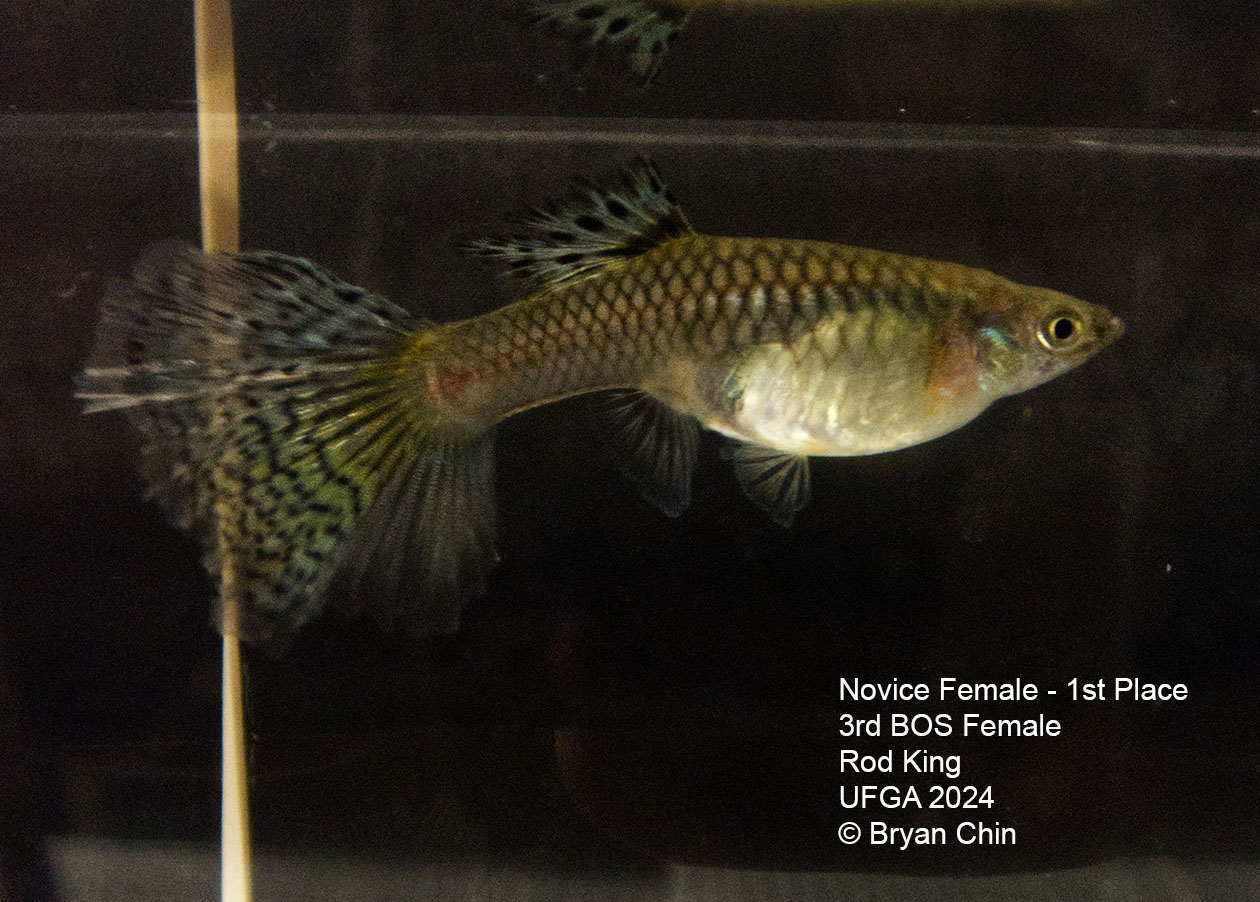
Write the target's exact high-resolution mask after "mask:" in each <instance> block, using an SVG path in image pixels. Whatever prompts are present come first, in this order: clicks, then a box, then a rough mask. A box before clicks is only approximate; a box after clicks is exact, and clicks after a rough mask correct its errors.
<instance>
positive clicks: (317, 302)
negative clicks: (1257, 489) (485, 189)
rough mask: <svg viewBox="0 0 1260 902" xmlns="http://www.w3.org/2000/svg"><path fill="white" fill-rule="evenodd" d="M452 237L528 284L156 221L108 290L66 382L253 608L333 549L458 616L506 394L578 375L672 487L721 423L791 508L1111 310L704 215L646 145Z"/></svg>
mask: <svg viewBox="0 0 1260 902" xmlns="http://www.w3.org/2000/svg"><path fill="white" fill-rule="evenodd" d="M468 250H470V251H471V252H473V253H475V254H478V255H481V256H484V257H488V258H492V259H495V260H498V261H500V262H502V263H503V264H505V265H506V266H507V267H508V269H509V270H511V271H514V272H516V273H518V274H521V275H523V276H525V277H527V278H529V279H531V280H532V281H533V283H534V289H533V290H532V292H531V293H529V294H528V296H526V297H525V298H524V299H522V300H520V301H517V302H516V303H513V304H510V305H508V306H506V307H504V308H501V309H499V310H496V311H493V312H491V313H487V314H485V315H483V316H478V317H474V318H472V319H468V320H464V321H460V322H454V323H447V324H442V325H438V324H434V323H429V322H425V321H422V320H417V319H415V318H414V317H412V316H410V315H409V314H407V313H406V312H404V311H402V310H401V309H400V308H397V307H395V306H394V305H392V304H390V303H389V302H388V301H385V300H383V299H381V298H377V297H375V296H373V295H371V294H370V293H368V292H366V291H364V290H363V289H360V288H356V287H354V286H349V285H346V284H344V283H341V282H340V281H338V280H336V279H335V278H334V277H332V276H330V275H328V274H327V273H324V272H323V271H322V270H320V269H319V268H318V267H315V266H314V265H313V264H311V263H309V262H307V261H303V260H297V259H295V258H290V257H284V256H282V255H276V254H242V255H214V256H208V255H204V254H201V253H200V252H198V251H194V250H192V249H188V248H179V247H176V246H172V245H162V246H159V247H157V248H156V249H153V250H151V251H150V252H148V253H147V254H146V255H145V257H144V258H142V260H141V262H140V263H139V264H138V265H137V268H136V270H135V272H134V273H133V278H132V279H131V280H130V281H129V282H120V283H118V284H117V285H116V286H115V287H114V288H113V289H112V290H111V293H110V294H109V296H108V297H107V300H106V306H105V314H104V319H103V323H102V327H101V331H100V334H99V336H98V342H97V349H96V352H95V354H94V356H93V360H92V361H91V362H90V363H89V365H88V367H87V369H86V370H85V373H84V375H83V377H82V380H81V384H80V394H81V395H82V396H83V397H85V398H86V399H88V402H89V405H88V406H89V410H107V409H115V408H123V409H127V410H129V411H131V413H132V417H133V420H135V421H136V423H137V425H138V426H139V427H140V428H141V430H142V432H143V433H144V434H145V436H146V440H147V449H148V453H149V458H150V462H151V466H150V472H151V473H152V474H154V475H153V477H152V478H153V480H154V485H155V489H156V494H157V495H158V497H159V498H161V499H162V500H163V501H164V502H165V503H166V505H167V507H168V509H170V510H171V511H172V513H173V515H174V516H175V518H176V520H177V522H179V523H180V524H181V525H182V526H184V527H185V528H188V529H190V530H191V531H192V532H194V533H195V534H198V535H199V536H201V538H202V540H203V542H204V543H205V544H206V547H207V555H208V564H209V566H211V569H212V570H213V569H215V568H216V567H217V566H218V564H219V561H218V558H217V557H216V556H217V555H218V554H219V553H220V551H221V549H222V548H223V547H225V546H224V537H225V536H226V547H227V549H228V552H227V553H232V554H235V555H237V556H238V561H239V564H238V568H239V572H240V573H241V574H243V577H242V579H241V581H242V584H243V585H244V587H245V591H246V592H247V593H248V597H247V598H246V599H245V600H244V601H245V604H244V605H242V607H243V608H244V609H245V610H246V612H247V613H250V614H252V615H253V619H252V621H250V623H251V627H250V629H251V631H252V632H254V633H255V634H256V635H259V636H262V637H265V638H275V637H277V636H281V637H283V636H286V635H288V634H289V633H291V632H292V631H293V630H294V629H296V628H297V627H298V626H300V625H301V624H302V623H303V622H305V621H306V620H307V619H309V618H310V617H311V616H313V614H314V613H315V612H316V611H317V610H318V609H319V607H320V605H321V603H322V602H321V599H322V596H323V594H324V593H325V591H326V590H327V589H328V587H329V585H330V582H331V580H332V579H333V577H334V575H335V574H341V575H343V576H348V577H349V578H350V580H351V582H352V584H353V585H352V588H353V589H354V591H355V593H357V594H358V595H359V596H360V597H361V598H362V599H363V600H362V602H361V603H363V604H366V605H368V606H370V607H372V608H374V609H375V610H376V611H377V612H378V613H381V614H382V615H384V616H385V617H386V618H387V619H398V618H402V619H406V620H408V621H409V622H410V623H412V625H413V626H414V627H416V628H418V629H420V630H422V631H426V632H432V631H440V630H449V629H453V628H455V627H456V626H457V624H458V615H459V609H460V606H461V604H462V602H463V601H464V600H465V599H466V598H467V597H469V596H471V595H474V594H477V593H478V592H480V591H482V590H483V588H484V581H485V576H486V574H487V572H488V570H489V568H490V566H491V565H492V564H493V562H494V559H495V553H494V547H493V523H494V505H493V499H492V498H491V497H490V496H491V492H492V485H493V475H492V466H493V464H492V461H493V455H492V450H491V449H492V437H493V429H494V426H495V424H496V423H498V422H500V421H501V420H503V419H504V418H506V417H509V416H512V415H513V414H515V413H517V412H519V411H522V410H525V409H528V408H531V407H535V406H538V405H540V404H546V403H549V402H552V401H555V400H557V399H560V398H565V397H570V396H573V395H580V394H592V395H594V396H595V397H596V398H597V400H598V402H599V406H600V407H602V410H601V412H600V418H601V420H602V421H603V423H604V426H603V428H604V429H605V432H606V436H607V438H608V439H609V443H610V446H611V447H612V448H613V449H614V452H615V453H616V455H617V458H618V463H619V464H620V466H621V467H622V469H623V470H624V471H625V472H626V474H627V475H628V476H629V477H630V479H631V480H632V481H633V482H634V483H635V484H636V485H637V486H638V487H639V488H640V490H641V491H642V492H643V494H644V496H645V498H647V499H648V500H649V501H650V502H652V503H653V504H654V505H656V506H657V507H659V508H660V509H661V510H662V511H664V512H665V513H667V514H671V515H677V514H679V513H681V512H682V511H683V510H684V509H685V508H686V506H687V504H688V503H689V501H690V493H691V476H692V470H693V468H694V464H695V460H696V446H697V441H698V431H699V427H700V426H703V427H705V428H708V429H710V430H713V431H716V432H719V433H721V434H723V435H725V436H727V437H728V438H729V439H732V440H733V443H732V450H731V452H730V455H729V456H730V458H731V460H732V462H733V465H734V467H735V472H736V476H737V478H738V479H739V481H740V483H741V485H742V487H743V488H744V490H745V492H746V493H747V494H748V496H749V497H750V498H751V499H752V500H753V501H754V502H756V503H757V504H759V505H760V506H761V507H763V508H764V509H765V510H766V511H767V512H768V513H769V514H770V516H772V517H773V518H774V519H776V520H778V521H779V522H781V523H784V524H787V523H790V521H791V519H792V517H793V516H794V515H795V514H796V512H797V511H799V510H800V509H801V507H802V506H803V505H804V504H805V503H806V501H807V500H808V498H809V464H808V457H809V456H818V455H822V456H851V455H862V454H873V453H880V452H885V451H892V450H896V449H899V448H904V447H907V446H910V445H914V444H917V443H920V442H923V441H926V440H928V439H931V438H934V437H936V436H939V435H942V434H944V433H947V432H950V431H952V430H953V429H956V428H958V427H959V426H961V425H963V424H965V423H966V422H968V421H969V420H971V419H973V418H974V417H975V416H976V415H978V414H979V413H980V412H981V411H982V410H984V409H985V408H986V407H987V406H988V405H989V404H991V403H992V402H993V401H994V400H996V399H997V398H1000V397H1002V396H1004V395H1008V394H1013V393H1015V392H1019V391H1023V390H1025V389H1027V388H1030V387H1032V386H1035V385H1037V384H1040V383H1042V382H1044V381H1046V380H1048V379H1051V378H1053V377H1055V376H1056V375H1059V374H1060V373H1063V372H1066V371H1067V370H1069V369H1071V368H1072V367H1074V366H1076V365H1078V364H1079V363H1081V362H1082V361H1084V360H1085V359H1087V358H1088V357H1090V356H1092V355H1093V354H1094V353H1096V352H1097V351H1098V350H1100V349H1101V348H1103V347H1105V346H1106V345H1107V344H1109V343H1110V342H1111V341H1112V340H1114V339H1115V338H1116V336H1118V335H1119V334H1120V331H1121V328H1122V327H1121V325H1120V322H1119V320H1117V319H1116V318H1115V317H1113V316H1111V314H1110V313H1108V312H1107V311H1106V310H1104V309H1103V308H1101V307H1097V306H1094V305H1091V304H1088V303H1085V302H1083V301H1079V300H1076V299H1075V298H1071V297H1069V296H1067V295H1064V294H1061V293H1059V292H1055V291H1051V290H1049V289H1043V288H1034V287H1028V286H1022V285H1018V284H1016V283H1014V282H1011V281H1009V280H1007V279H1004V278H1002V277H1000V276H997V275H995V274H993V273H990V272H987V271H984V270H980V269H973V268H970V267H965V266H960V265H957V264H951V263H942V262H936V261H931V260H925V259H920V258H917V257H909V256H904V255H900V254H894V253H885V252H880V251H874V250H866V249H861V248H855V247H848V246H844V245H837V244H831V243H827V242H821V241H798V240H785V239H773V238H725V237H713V236H707V235H701V234H697V233H696V232H694V231H693V230H692V229H691V227H690V225H689V223H688V222H687V220H686V218H685V216H684V215H683V214H682V212H681V210H680V209H679V208H678V206H677V204H676V203H675V201H674V200H673V197H672V195H671V194H670V193H669V191H668V190H667V189H666V188H665V186H664V184H663V182H662V181H661V179H660V177H659V175H658V174H657V173H656V171H655V170H654V168H653V167H652V166H651V165H650V164H648V163H646V162H643V161H641V162H639V163H638V164H637V165H636V166H635V167H634V168H633V169H632V170H630V171H629V172H628V173H626V174H625V175H624V176H623V178H622V181H621V183H620V184H618V185H616V186H615V187H613V188H609V189H597V188H594V187H590V186H588V187H586V188H584V189H583V191H582V192H581V193H580V194H579V195H578V196H576V197H575V198H572V199H570V200H568V201H566V202H564V203H560V204H556V205H553V206H551V207H549V208H545V209H542V210H535V211H534V212H533V213H532V214H531V215H530V217H529V218H528V219H527V220H526V221H525V222H523V223H522V226H521V229H520V231H518V232H517V233H515V234H512V235H508V236H505V237H499V238H492V239H488V240H484V241H477V242H472V243H471V244H470V245H469V246H468ZM225 510H226V511H228V515H227V516H226V518H225V516H224V511H225ZM225 519H226V523H225V522H224V521H225Z"/></svg>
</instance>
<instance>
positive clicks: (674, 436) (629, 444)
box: [594, 389, 700, 517]
mask: <svg viewBox="0 0 1260 902" xmlns="http://www.w3.org/2000/svg"><path fill="white" fill-rule="evenodd" d="M594 404H595V406H596V407H597V409H598V412H599V414H600V415H601V416H600V423H601V427H602V432H601V435H602V437H603V438H604V440H605V441H606V442H607V443H608V445H609V447H610V448H611V449H612V451H613V453H614V455H615V456H616V459H617V464H618V466H620V467H621V470H622V472H624V473H625V474H626V476H627V477H628V478H629V479H630V481H631V482H633V483H634V484H635V487H636V488H638V490H639V492H640V493H642V495H643V497H644V498H645V499H647V501H649V502H650V503H651V504H652V505H653V506H655V507H656V508H658V509H659V510H660V511H661V512H662V513H664V514H666V515H667V516H670V517H677V516H678V515H679V514H681V513H682V512H683V511H684V510H686V509H687V506H688V505H689V504H691V474H692V472H693V471H694V470H695V466H696V447H697V444H698V442H699V433H700V430H699V427H698V426H697V424H696V421H695V420H694V419H692V418H691V417H689V416H686V415H685V414H681V413H678V412H677V411H676V410H674V409H673V408H672V407H670V406H669V405H667V404H665V403H664V402H663V401H660V400H657V399H656V398H654V397H653V396H652V395H649V394H648V393H647V392H643V391H638V390H636V389H615V390H612V391H606V392H601V393H600V394H598V395H596V396H595V399H594Z"/></svg>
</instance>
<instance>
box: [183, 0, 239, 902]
mask: <svg viewBox="0 0 1260 902" xmlns="http://www.w3.org/2000/svg"><path fill="white" fill-rule="evenodd" d="M193 29H194V33H195V43H196V54H197V134H198V150H199V159H200V164H201V241H202V246H203V247H204V248H205V250H206V251H235V250H238V249H239V246H240V180H239V173H238V164H237V129H236V72H235V59H234V57H233V53H232V8H231V0H194V24H193ZM227 507H229V506H227V505H220V511H221V512H225V511H226V509H227ZM220 520H221V521H222V516H221V517H220ZM219 552H220V553H219V560H220V567H219V569H220V573H219V596H220V599H219V600H220V603H221V604H222V607H223V790H222V791H223V807H222V838H221V849H220V854H221V856H222V872H221V873H222V877H221V879H222V893H223V900H224V902H249V900H250V899H251V898H252V895H253V885H252V878H251V868H250V848H249V792H248V783H247V781H246V769H245V714H244V701H243V694H242V687H241V646H240V640H239V639H238V637H237V623H238V621H239V610H238V605H237V593H236V566H235V564H236V562H235V560H234V559H233V556H232V554H231V553H230V549H229V547H228V543H227V541H226V538H225V532H224V529H223V524H222V522H221V523H220V538H219Z"/></svg>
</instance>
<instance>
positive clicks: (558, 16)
mask: <svg viewBox="0 0 1260 902" xmlns="http://www.w3.org/2000/svg"><path fill="white" fill-rule="evenodd" d="M1101 2H1103V0H512V2H509V3H508V4H507V5H506V6H505V7H504V9H505V11H506V12H507V13H508V15H509V16H512V17H513V18H518V19H521V20H523V21H526V22H530V23H533V24H537V25H540V26H545V27H548V28H550V29H551V30H553V31H555V32H557V33H558V34H560V35H562V36H563V37H565V38H566V39H567V40H569V41H570V42H571V43H572V44H573V45H574V46H575V47H576V48H577V49H578V51H579V62H584V61H585V59H586V58H588V57H591V56H604V57H607V58H608V59H610V60H612V61H613V62H614V64H615V65H617V66H618V67H619V68H620V69H621V70H622V71H623V72H624V74H625V75H626V76H627V77H628V78H629V79H630V80H632V81H634V82H636V83H638V84H639V85H647V84H648V83H650V82H651V81H652V79H653V78H655V77H656V73H657V70H659V69H660V67H661V62H662V60H663V59H664V57H665V51H666V50H667V49H668V48H669V45H670V43H672V42H673V40H674V39H675V38H676V37H677V36H678V33H679V31H681V30H682V28H683V26H684V25H685V24H686V23H687V20H688V19H689V18H690V17H691V15H692V13H693V12H695V11H696V10H697V9H699V8H700V7H705V6H727V7H732V8H739V7H758V6H779V7H785V6H786V7H791V6H795V7H822V6H835V7H850V8H852V7H890V8H895V7H907V6H926V7H934V8H936V9H974V8H977V7H1008V6H1030V7H1039V8H1055V7H1079V6H1089V5H1094V4H1097V3H1101Z"/></svg>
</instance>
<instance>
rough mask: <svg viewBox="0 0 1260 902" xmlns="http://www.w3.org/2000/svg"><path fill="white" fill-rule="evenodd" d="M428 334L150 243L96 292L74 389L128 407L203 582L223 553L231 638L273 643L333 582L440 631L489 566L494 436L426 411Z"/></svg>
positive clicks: (249, 257)
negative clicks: (231, 606) (421, 373)
mask: <svg viewBox="0 0 1260 902" xmlns="http://www.w3.org/2000/svg"><path fill="white" fill-rule="evenodd" d="M437 331H438V330H437V329H436V328H435V327H434V326H433V324H431V323H427V322H424V321H422V320H418V319H416V318H415V317H413V316H411V315H410V314H408V313H407V312H406V311H404V310H403V309H401V308H400V307H397V306H395V305H394V304H391V303H390V302H389V301H386V300H384V299H383V298H380V297H377V296H375V295H373V294H371V293H369V292H367V291H365V290H363V289H361V288H356V287H354V286H352V285H347V284H346V283H344V282H341V281H339V280H337V279H336V278H334V277H332V276H331V275H329V274H328V273H326V272H324V271H323V270H321V269H320V268H318V267H317V266H315V265H314V264H312V263H310V262H308V261H306V260H301V259H297V258H294V257H286V256H282V255H279V254H270V253H248V254H235V255H229V254H221V255H207V254H203V253H201V252H200V251H197V250H194V249H192V248H189V247H186V246H183V245H180V244H176V243H173V242H171V243H162V244H158V245H153V246H152V247H150V248H148V249H147V250H146V251H145V253H144V254H143V255H142V257H141V259H140V260H139V262H138V263H137V264H136V266H135V268H134V270H133V274H132V277H131V279H129V280H118V281H116V282H115V283H114V284H113V285H111V287H110V288H109V291H108V293H107V295H106V297H105V303H104V307H103V311H102V318H101V325H100V328H99V330H98V333H97V341H96V347H95V349H94V351H93V354H92V357H91V360H90V361H89V363H88V365H87V367H86V368H85V369H84V372H83V374H82V376H81V377H80V379H79V396H80V397H81V398H83V399H85V400H86V402H87V404H86V409H87V411H88V412H95V411H106V410H115V409H123V410H126V411H127V413H128V415H129V417H130V419H131V420H132V422H133V423H134V424H135V425H136V427H137V428H138V429H139V431H140V432H141V435H142V437H143V440H144V456H145V472H146V476H147V479H148V481H149V484H150V488H151V494H152V495H153V496H154V497H156V498H157V499H158V500H159V501H160V502H161V503H162V504H163V505H164V507H165V508H166V509H167V511H168V512H169V513H170V515H171V517H172V519H173V521H174V522H175V523H176V524H177V525H178V526H180V527H181V528H183V529H185V530H187V531H189V532H190V533H192V534H193V535H195V536H196V537H197V538H198V539H199V540H200V542H201V543H202V546H203V549H204V551H205V560H206V566H207V568H208V569H209V570H210V572H211V573H212V574H214V575H215V576H216V577H217V576H218V575H219V573H220V570H221V559H220V555H221V553H224V552H225V553H227V554H231V555H232V556H233V558H234V560H235V565H236V566H235V573H236V580H237V591H238V594H239V602H240V605H239V607H240V611H241V624H240V629H241V633H242V635H243V636H246V637H248V638H255V639H262V640H269V641H272V642H273V643H283V642H285V641H287V639H288V638H289V637H290V636H291V634H292V633H293V632H294V631H295V630H297V629H298V628H299V627H301V626H302V624H304V623H305V622H307V621H308V620H310V619H311V618H312V617H314V616H315V615H316V614H317V613H318V612H319V611H320V610H321V609H322V607H323V605H324V597H325V595H326V592H327V590H328V587H329V585H330V583H331V582H333V580H334V576H336V578H337V581H338V582H339V583H340V582H345V583H346V586H345V587H344V589H343V590H341V591H339V592H338V594H339V595H341V596H344V597H345V598H347V599H353V600H352V601H350V603H349V606H350V607H360V606H361V607H362V608H364V609H366V610H368V611H370V612H371V613H374V614H376V615H378V616H380V617H382V618H383V619H385V620H387V621H390V622H393V621H402V622H403V623H404V624H407V625H410V626H412V627H413V628H415V629H417V630H419V631H422V632H426V633H428V632H442V631H450V630H453V629H455V628H457V626H458V621H459V612H460V607H461V605H462V603H463V601H464V600H465V599H467V598H468V597H470V596H472V595H475V594H478V593H480V592H482V591H484V586H485V577H486V574H487V573H488V571H489V569H490V567H491V565H492V563H493V561H494V548H493V533H494V503H493V498H492V496H491V494H490V493H491V491H492V481H493V477H492V468H493V455H492V452H491V439H492V437H491V434H490V424H486V426H485V427H484V428H471V427H469V426H467V425H466V424H465V425H459V426H455V425H452V424H450V423H448V422H446V421H444V420H443V418H442V416H441V415H439V414H438V413H436V412H435V411H434V409H433V407H432V405H430V404H427V403H426V402H425V400H424V398H425V395H424V393H423V390H422V384H421V383H420V380H418V379H417V378H416V375H415V374H416V373H417V372H418V368H417V365H416V362H417V360H418V359H420V357H421V356H422V355H423V348H424V347H425V341H426V337H432V336H433V335H435V334H436V333H437Z"/></svg>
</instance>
